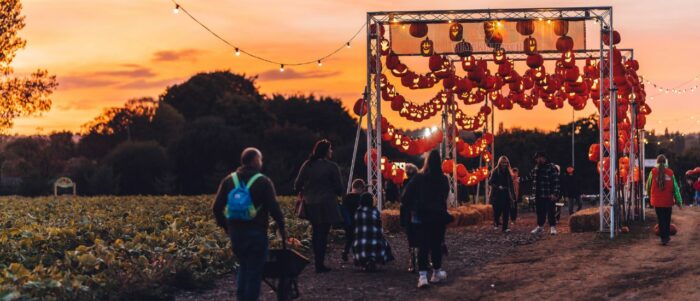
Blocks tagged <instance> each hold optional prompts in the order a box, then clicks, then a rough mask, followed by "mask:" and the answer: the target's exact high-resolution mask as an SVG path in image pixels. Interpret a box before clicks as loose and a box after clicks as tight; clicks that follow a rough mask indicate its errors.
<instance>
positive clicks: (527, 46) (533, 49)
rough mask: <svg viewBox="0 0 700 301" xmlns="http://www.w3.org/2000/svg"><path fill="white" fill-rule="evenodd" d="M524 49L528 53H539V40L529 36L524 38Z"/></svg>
mask: <svg viewBox="0 0 700 301" xmlns="http://www.w3.org/2000/svg"><path fill="white" fill-rule="evenodd" d="M523 51H524V52H525V54H527V55H531V54H535V53H537V40H535V38H533V37H527V38H525V40H523Z"/></svg>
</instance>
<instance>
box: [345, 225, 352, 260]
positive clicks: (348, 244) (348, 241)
mask: <svg viewBox="0 0 700 301" xmlns="http://www.w3.org/2000/svg"><path fill="white" fill-rule="evenodd" d="M353 242H355V225H354V224H350V225H345V249H344V251H345V253H346V254H347V253H348V252H350V249H351V248H352V243H353Z"/></svg>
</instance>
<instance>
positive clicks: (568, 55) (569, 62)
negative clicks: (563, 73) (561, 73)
mask: <svg viewBox="0 0 700 301" xmlns="http://www.w3.org/2000/svg"><path fill="white" fill-rule="evenodd" d="M560 62H561V63H562V65H563V66H564V67H565V68H573V67H574V66H576V55H575V54H574V52H573V51H571V50H569V51H566V52H564V53H562V54H561V60H560Z"/></svg>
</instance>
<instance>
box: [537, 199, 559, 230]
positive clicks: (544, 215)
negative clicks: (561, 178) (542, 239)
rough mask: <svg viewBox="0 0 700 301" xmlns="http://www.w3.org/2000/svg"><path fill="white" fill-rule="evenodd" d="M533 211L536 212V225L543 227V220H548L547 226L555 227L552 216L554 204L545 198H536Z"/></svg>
mask: <svg viewBox="0 0 700 301" xmlns="http://www.w3.org/2000/svg"><path fill="white" fill-rule="evenodd" d="M535 207H536V208H535V209H536V211H537V225H538V226H540V227H542V226H544V222H545V220H549V226H551V227H554V226H556V225H557V220H556V218H555V216H554V214H555V211H556V208H554V202H553V201H552V200H550V199H547V198H537V199H536V200H535Z"/></svg>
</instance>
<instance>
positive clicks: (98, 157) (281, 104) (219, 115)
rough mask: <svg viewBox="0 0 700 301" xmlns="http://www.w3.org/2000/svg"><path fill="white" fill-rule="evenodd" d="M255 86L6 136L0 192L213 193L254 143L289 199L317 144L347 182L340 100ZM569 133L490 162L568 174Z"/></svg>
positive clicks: (219, 85)
mask: <svg viewBox="0 0 700 301" xmlns="http://www.w3.org/2000/svg"><path fill="white" fill-rule="evenodd" d="M255 80H256V79H255V78H254V77H246V76H245V75H239V74H234V73H231V72H229V71H217V72H209V73H200V74H196V75H194V76H193V77H191V78H190V79H189V80H187V81H185V82H184V83H181V84H177V85H174V86H171V87H168V88H167V89H166V90H165V91H164V92H163V94H161V95H160V96H159V97H158V98H157V99H154V98H138V99H132V100H129V101H127V102H126V103H125V104H124V105H123V106H121V107H115V108H109V109H106V110H105V111H104V112H103V113H102V114H101V115H99V116H97V117H96V118H95V119H93V120H92V121H90V122H88V123H87V124H85V125H84V126H83V127H82V130H81V132H80V133H71V132H65V131H64V132H56V133H52V134H50V135H46V136H23V137H12V136H4V137H3V138H2V142H1V144H0V145H1V151H0V184H2V185H0V193H2V194H21V195H29V196H34V195H45V194H49V193H51V192H52V191H53V188H52V184H53V181H55V179H57V178H58V177H61V176H67V177H69V178H71V179H72V180H73V181H75V182H76V184H77V187H78V189H77V190H78V193H79V194H81V195H135V194H143V195H157V194H171V195H173V194H174V195H196V194H211V193H214V192H215V190H216V188H217V187H218V184H219V182H218V181H219V180H220V179H221V178H222V177H223V176H224V175H225V174H227V173H229V172H231V171H232V170H234V169H235V168H236V167H237V166H238V164H239V163H238V161H239V158H238V156H239V154H240V152H241V151H242V150H243V148H245V147H248V146H255V147H258V148H260V149H261V150H262V151H263V154H264V161H265V167H264V172H265V173H266V174H267V175H268V176H270V178H271V179H272V180H273V181H274V182H275V184H276V187H277V190H278V193H279V194H286V195H288V194H292V193H293V191H292V183H293V180H294V178H295V176H296V173H297V171H298V168H299V166H300V165H301V163H302V162H303V161H304V160H305V159H306V158H307V156H308V154H309V152H310V150H311V148H312V146H313V143H314V142H315V141H316V140H318V139H320V138H327V139H329V140H330V141H331V142H332V143H333V144H334V149H335V152H334V156H335V161H336V162H338V163H339V165H340V166H341V172H342V173H343V174H344V176H347V175H348V173H349V169H350V162H351V158H352V152H353V146H354V141H355V132H356V128H357V122H358V120H357V117H356V116H354V115H351V114H350V113H349V112H348V111H347V110H346V109H345V108H344V107H343V106H342V104H341V102H340V100H338V99H333V98H329V97H316V96H314V95H292V96H282V95H272V96H266V95H262V94H260V92H259V90H258V88H257V86H256V82H255ZM596 122H597V121H596V118H595V117H593V116H591V117H587V118H582V119H579V120H577V121H576V123H575V127H574V130H575V131H576V137H577V138H576V144H575V150H576V152H575V154H576V170H577V173H578V175H579V177H580V183H581V185H582V188H583V191H585V192H591V193H595V191H596V190H597V187H598V177H597V173H596V171H595V165H594V164H593V163H591V162H589V161H588V160H587V152H588V146H589V145H590V144H591V143H594V142H596V141H597V137H598V129H597V126H596ZM571 130H572V127H571V124H563V125H561V126H559V128H558V129H557V130H555V131H552V132H542V131H537V130H526V129H510V130H501V131H499V132H498V133H497V135H496V139H495V143H496V154H495V155H496V156H495V157H496V158H497V157H498V156H499V155H507V156H508V157H510V159H511V162H512V164H513V165H514V166H517V167H519V168H520V169H521V170H523V171H527V170H529V169H530V168H532V160H531V156H532V154H534V152H535V151H538V150H544V151H547V152H548V153H549V154H550V156H551V158H552V161H554V162H555V163H557V164H559V165H561V166H562V167H564V168H565V167H567V166H570V164H571V163H570V162H571V138H570V137H571V136H570V135H571ZM409 132H410V131H409ZM463 137H464V138H465V139H466V140H467V141H468V142H473V138H475V137H476V136H475V135H473V134H472V133H463ZM648 138H649V140H650V143H649V144H648V148H647V154H650V156H652V155H653V154H656V153H659V152H665V153H667V154H669V157H670V159H671V163H672V164H678V165H679V167H680V166H682V167H680V168H679V170H681V169H684V168H692V167H689V166H691V165H692V164H698V162H700V158H699V157H700V149H698V147H697V146H696V147H695V148H690V149H688V150H686V147H685V145H684V142H683V141H684V137H683V136H681V135H680V134H677V133H676V134H668V133H666V134H665V135H662V136H658V137H657V136H655V135H649V136H648ZM364 139H365V137H364V133H361V136H360V141H361V143H360V144H359V149H358V157H359V158H358V160H356V165H355V176H356V177H362V176H364V175H365V174H366V169H365V166H364V163H363V160H361V158H362V155H363V154H364V153H365V147H366V145H365V143H363V142H364ZM470 139H471V140H472V141H470ZM671 141H673V142H671ZM657 142H663V143H662V144H659V143H657ZM383 149H384V150H385V153H386V155H387V156H388V157H390V158H392V160H393V161H404V162H413V163H416V164H417V165H419V166H420V165H421V159H420V158H419V157H411V156H408V155H405V154H402V153H400V152H398V151H396V150H395V149H393V148H392V147H391V146H388V145H385V146H384V147H383ZM462 163H465V164H466V165H467V166H468V167H470V168H475V167H477V166H478V164H479V162H478V160H477V159H470V160H463V161H462ZM693 167H694V166H693ZM474 189H475V188H473V187H472V188H468V189H464V192H465V193H466V192H468V193H473V191H474Z"/></svg>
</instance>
